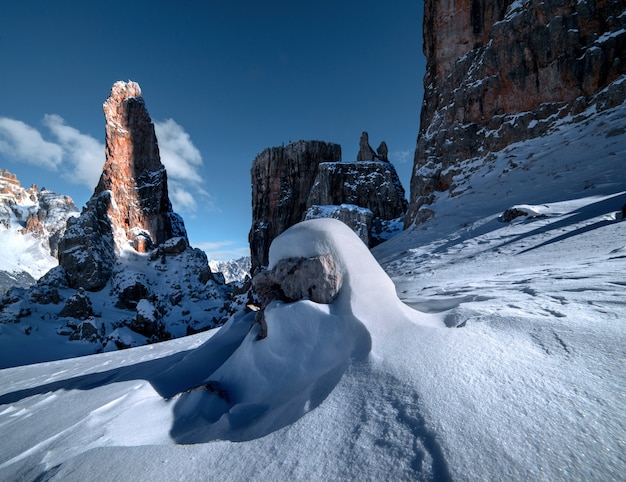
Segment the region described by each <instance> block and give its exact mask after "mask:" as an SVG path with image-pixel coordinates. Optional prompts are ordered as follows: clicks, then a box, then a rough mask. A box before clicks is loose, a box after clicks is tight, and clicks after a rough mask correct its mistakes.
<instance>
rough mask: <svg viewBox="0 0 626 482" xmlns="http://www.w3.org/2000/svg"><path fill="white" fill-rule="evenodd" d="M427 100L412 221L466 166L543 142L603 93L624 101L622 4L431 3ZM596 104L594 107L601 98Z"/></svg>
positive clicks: (603, 0) (563, 0) (581, 0)
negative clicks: (519, 146) (553, 127)
mask: <svg viewBox="0 0 626 482" xmlns="http://www.w3.org/2000/svg"><path fill="white" fill-rule="evenodd" d="M424 7H425V10H424V53H425V55H426V60H427V65H426V75H425V77H424V87H425V89H424V91H425V94H424V103H423V106H422V113H421V122H420V132H419V137H418V142H417V148H416V151H415V161H414V170H413V176H412V180H411V199H410V207H409V212H408V214H407V217H406V224H407V225H410V224H413V223H414V222H416V221H419V220H420V219H421V218H423V216H421V215H420V213H419V209H420V207H421V206H423V205H425V204H429V203H431V202H432V201H433V200H434V194H435V193H436V192H437V191H453V190H454V179H453V178H454V176H455V175H456V174H458V173H459V170H460V167H459V164H460V163H461V162H462V161H464V160H467V159H471V158H475V157H483V156H485V155H486V154H487V153H488V152H495V151H499V150H501V149H503V148H504V147H506V146H507V145H509V144H511V143H513V142H518V141H522V140H524V139H528V138H532V137H536V136H540V135H542V134H543V133H545V132H546V131H547V130H548V129H549V127H550V125H551V124H552V123H553V122H554V121H556V120H558V119H559V118H562V117H564V116H566V115H568V114H576V113H577V112H580V111H582V110H583V109H585V108H586V107H587V106H588V105H589V103H590V102H591V101H592V99H594V96H596V95H598V93H599V92H601V91H603V89H605V88H608V89H606V90H607V91H606V92H602V96H603V98H602V100H601V102H600V105H601V108H608V107H611V106H614V105H617V104H619V103H621V102H623V101H624V98H625V89H626V87H625V86H624V83H622V82H619V81H618V79H620V78H621V76H623V75H624V74H625V72H626V70H625V66H626V12H625V8H626V7H625V5H624V2H623V1H620V0H598V1H595V0H546V1H538V0H492V1H487V0H426V1H425V5H424ZM594 101H597V99H595V100H594Z"/></svg>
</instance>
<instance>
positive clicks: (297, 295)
mask: <svg viewBox="0 0 626 482" xmlns="http://www.w3.org/2000/svg"><path fill="white" fill-rule="evenodd" d="M342 283H343V275H342V274H341V271H340V270H339V267H338V266H337V264H336V262H335V259H334V258H333V256H332V255H330V254H325V255H322V256H315V257H311V258H288V259H282V260H280V261H279V262H278V263H277V264H276V265H275V266H274V267H273V268H272V269H269V270H268V269H265V270H261V271H259V272H258V273H257V274H256V275H255V276H254V278H252V289H253V290H254V292H255V294H256V296H257V297H258V299H259V300H260V304H261V306H260V307H259V308H260V309H258V311H257V314H256V315H255V323H258V324H259V325H260V326H261V328H260V332H259V335H258V337H257V338H258V339H261V340H262V339H263V338H265V337H267V323H266V322H265V314H264V313H265V308H266V307H267V305H268V304H269V303H270V302H272V301H274V300H280V301H284V302H286V303H293V302H295V301H299V300H311V301H313V302H315V303H323V304H330V303H332V302H333V301H334V300H335V299H336V298H337V296H338V295H339V290H340V289H341V285H342ZM252 309H256V308H254V307H252Z"/></svg>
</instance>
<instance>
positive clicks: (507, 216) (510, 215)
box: [498, 208, 528, 223]
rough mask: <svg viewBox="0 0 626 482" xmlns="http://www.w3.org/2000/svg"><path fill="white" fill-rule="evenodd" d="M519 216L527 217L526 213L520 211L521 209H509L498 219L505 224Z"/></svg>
mask: <svg viewBox="0 0 626 482" xmlns="http://www.w3.org/2000/svg"><path fill="white" fill-rule="evenodd" d="M521 216H528V213H527V212H526V211H522V210H521V209H517V208H510V209H507V210H506V211H504V212H503V213H502V215H501V216H500V217H499V218H498V219H499V220H500V221H503V222H505V223H510V222H511V221H513V220H514V219H515V218H519V217H521Z"/></svg>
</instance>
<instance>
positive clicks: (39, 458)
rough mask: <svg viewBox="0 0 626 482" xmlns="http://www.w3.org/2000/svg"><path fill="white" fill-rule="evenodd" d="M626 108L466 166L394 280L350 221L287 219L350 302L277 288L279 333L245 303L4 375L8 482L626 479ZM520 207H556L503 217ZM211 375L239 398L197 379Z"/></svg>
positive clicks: (400, 248) (0, 472)
mask: <svg viewBox="0 0 626 482" xmlns="http://www.w3.org/2000/svg"><path fill="white" fill-rule="evenodd" d="M624 119H626V109H624V107H623V106H622V107H620V108H617V109H614V110H612V111H608V112H605V113H603V114H602V115H591V116H590V117H588V118H587V120H585V121H583V122H579V123H576V124H568V123H567V122H564V123H563V124H562V125H561V126H560V128H559V129H558V130H556V131H555V132H553V133H552V134H551V135H549V136H546V137H543V138H541V139H535V140H533V141H529V142H526V143H524V144H519V145H516V146H512V147H510V148H509V149H507V150H506V151H505V152H502V153H500V154H499V155H498V157H497V159H495V160H494V161H493V162H492V163H491V164H489V165H488V166H484V167H479V168H478V169H476V171H475V172H474V173H473V175H472V177H471V178H468V179H459V186H458V190H459V191H464V193H463V194H462V195H458V196H455V197H451V198H448V197H444V196H442V197H441V198H440V199H439V200H438V201H437V202H436V203H435V204H434V205H433V206H432V208H433V209H434V210H435V211H436V212H437V215H436V216H435V218H433V219H432V220H431V221H429V222H428V223H426V224H424V225H422V226H420V227H418V228H415V229H413V230H411V231H408V232H405V233H403V234H402V235H400V236H398V237H396V238H394V239H393V240H391V241H389V242H387V243H384V244H383V245H381V246H379V247H378V248H376V249H375V252H374V254H375V256H376V258H377V259H378V260H379V262H380V264H381V265H382V267H383V268H384V269H385V271H386V272H387V273H388V274H389V275H390V276H391V280H393V283H394V284H395V287H394V284H392V282H391V281H390V279H389V278H388V277H387V275H386V274H385V273H384V272H383V271H382V269H381V268H380V267H379V265H378V264H377V263H376V262H375V261H374V259H373V258H372V257H371V256H370V254H369V252H368V251H367V250H366V249H365V247H364V246H363V245H362V244H361V243H360V241H359V240H358V239H357V238H356V236H355V235H353V234H352V233H351V232H350V231H349V230H347V229H346V228H344V226H343V225H341V224H337V222H335V221H332V220H314V221H310V222H307V223H305V224H300V225H298V226H296V227H295V228H293V229H291V230H289V231H287V232H286V233H284V234H283V235H282V236H281V237H279V238H278V239H277V240H276V241H275V243H274V244H273V246H272V249H271V251H270V258H271V262H272V263H275V262H276V261H277V260H278V259H280V258H283V257H290V256H310V255H315V254H325V253H327V252H331V253H333V254H335V256H336V257H337V258H338V259H339V261H340V263H339V264H340V266H341V268H342V270H343V271H344V274H345V276H346V278H347V279H346V281H345V282H344V285H343V287H342V290H341V292H340V295H339V298H338V299H337V300H336V301H335V302H334V303H333V304H332V305H316V304H314V303H311V302H308V301H302V302H297V303H293V304H281V303H277V302H275V303H274V304H273V305H271V306H270V307H269V308H268V310H267V313H266V317H267V322H268V337H267V338H266V339H264V340H260V341H259V340H256V332H257V330H258V328H257V327H256V326H253V327H252V328H250V326H251V324H252V319H253V315H251V314H250V315H244V314H240V315H237V316H235V317H234V318H233V319H231V321H230V322H229V323H228V324H227V325H225V326H224V327H223V328H221V329H220V330H219V331H212V332H208V333H203V334H200V335H196V336H193V337H186V338H180V339H176V340H172V341H170V342H166V343H161V344H156V345H150V346H144V347H140V348H134V349H130V350H125V351H121V352H114V353H105V354H101V355H95V356H90V357H83V358H77V359H73V360H63V361H58V362H50V363H44V364H39V365H31V366H23V367H16V368H10V369H5V370H2V371H0V433H1V434H2V437H1V438H0V479H1V480H33V479H37V478H38V479H39V480H47V479H53V480H96V479H97V480H153V481H154V480H217V479H224V480H377V481H378V480H520V481H521V480H524V481H526V480H602V481H604V480H621V479H623V474H624V473H625V472H626V460H625V456H624V454H625V446H624V444H625V441H624V435H625V434H626V422H625V421H626V408H625V407H626V400H625V399H624V398H625V395H624V394H625V393H626V387H625V382H624V380H625V375H626V373H625V369H624V361H625V358H626V357H625V350H626V349H625V346H626V337H625V336H624V321H625V320H626V293H625V290H626V275H625V274H624V273H626V222H623V221H622V215H621V208H622V206H623V205H624V204H626V194H625V192H626V170H625V169H624V167H623V165H624V164H623V160H624V158H626V134H625V132H626V124H625V121H624ZM514 206H517V207H518V208H519V209H520V210H526V211H527V212H529V213H532V215H533V216H537V217H533V218H532V219H529V217H520V218H517V219H515V220H514V221H512V222H511V223H503V222H501V221H499V220H498V216H499V215H501V214H502V212H503V211H504V210H505V209H507V208H511V207H514ZM540 215H543V217H540ZM396 292H397V293H398V295H399V297H400V299H401V300H402V301H403V302H404V303H402V302H400V301H399V299H398V298H397V296H396ZM407 305H408V306H411V307H412V308H413V309H411V308H408V306H407ZM207 382H218V383H219V386H220V387H221V388H223V389H224V391H225V392H226V393H227V397H226V396H225V395H224V393H222V394H221V396H220V394H218V393H216V392H215V391H214V392H209V391H208V390H205V389H203V388H200V389H196V390H191V391H189V392H186V390H187V389H190V388H192V387H195V386H198V385H203V384H206V383H207ZM181 392H182V393H181ZM226 398H227V399H228V400H226ZM187 444H188V445H187Z"/></svg>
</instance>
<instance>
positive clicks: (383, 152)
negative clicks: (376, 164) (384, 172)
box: [376, 141, 389, 162]
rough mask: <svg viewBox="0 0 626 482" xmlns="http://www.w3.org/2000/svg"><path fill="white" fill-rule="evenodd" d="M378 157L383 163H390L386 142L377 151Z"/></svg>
mask: <svg viewBox="0 0 626 482" xmlns="http://www.w3.org/2000/svg"><path fill="white" fill-rule="evenodd" d="M376 157H377V158H378V159H379V160H381V161H383V162H389V148H388V147H387V143H386V142H385V141H382V142H381V143H380V146H378V149H376Z"/></svg>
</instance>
